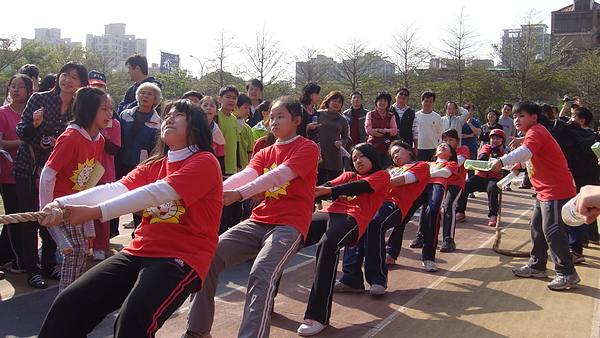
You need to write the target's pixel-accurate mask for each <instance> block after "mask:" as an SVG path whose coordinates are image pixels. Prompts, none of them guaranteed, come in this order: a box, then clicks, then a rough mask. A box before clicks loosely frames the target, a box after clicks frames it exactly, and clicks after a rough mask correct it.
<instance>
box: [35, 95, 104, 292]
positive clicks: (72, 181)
mask: <svg viewBox="0 0 600 338" xmlns="http://www.w3.org/2000/svg"><path fill="white" fill-rule="evenodd" d="M74 101H75V102H74V104H73V123H72V124H71V125H69V127H67V130H65V132H64V133H63V134H62V135H61V136H60V137H59V138H58V140H57V141H56V146H55V147H54V150H52V154H51V155H50V158H49V159H48V161H47V162H46V165H45V166H44V169H42V173H41V174H40V205H46V204H48V203H50V202H52V201H53V200H54V199H55V198H59V197H63V196H67V195H71V194H74V193H77V192H79V191H82V190H84V189H86V188H88V187H87V186H86V185H87V184H88V180H89V179H90V177H91V176H92V175H93V172H94V170H95V169H96V168H94V167H96V166H98V163H99V162H100V160H101V158H102V150H103V149H104V137H103V136H102V134H100V129H102V128H106V127H108V124H109V123H110V121H111V120H112V118H113V111H112V103H111V100H110V97H109V96H108V94H106V92H105V91H104V90H102V89H98V88H93V87H89V88H87V87H86V88H81V89H79V90H78V91H77V93H76V94H75V98H74ZM89 222H92V221H91V220H90V221H89ZM59 227H60V231H62V232H63V233H64V234H65V235H66V237H67V239H68V240H69V242H70V243H71V245H72V247H73V252H71V253H70V254H67V255H65V258H64V260H63V263H62V268H61V278H60V284H59V286H58V291H59V292H61V291H62V290H64V289H65V288H66V287H67V286H69V285H70V284H71V283H73V282H74V281H75V280H76V279H77V278H79V277H80V276H81V275H82V274H83V271H84V269H85V257H86V252H87V240H85V238H84V234H83V227H82V224H81V223H70V222H68V221H63V222H62V223H61V224H60V225H59ZM55 239H56V238H55Z"/></svg>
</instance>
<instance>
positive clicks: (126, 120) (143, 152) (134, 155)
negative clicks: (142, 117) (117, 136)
mask: <svg viewBox="0 0 600 338" xmlns="http://www.w3.org/2000/svg"><path fill="white" fill-rule="evenodd" d="M137 110H138V107H135V108H132V109H126V110H124V111H122V112H121V114H120V115H119V120H120V122H121V149H120V153H121V159H122V163H123V164H126V165H130V166H136V165H138V164H139V163H140V162H141V161H143V160H145V159H146V158H148V157H149V155H150V153H151V152H152V150H153V149H154V146H155V145H156V140H157V138H158V133H159V132H160V124H161V123H162V121H161V119H160V117H159V116H158V113H157V112H156V110H152V115H151V116H150V118H149V119H148V121H146V122H145V123H144V126H143V127H142V128H141V129H140V131H139V132H138V133H137V135H136V137H135V139H132V138H131V130H132V129H133V120H134V114H135V113H136V112H137Z"/></svg>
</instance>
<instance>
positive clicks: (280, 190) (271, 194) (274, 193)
mask: <svg viewBox="0 0 600 338" xmlns="http://www.w3.org/2000/svg"><path fill="white" fill-rule="evenodd" d="M275 168H277V164H275V163H273V164H271V167H270V168H263V174H266V173H268V172H269V171H271V170H273V169H275ZM288 186H290V181H287V182H285V184H284V185H283V186H282V187H274V188H271V189H269V190H267V191H265V198H273V199H277V200H278V199H279V195H287V187H288Z"/></svg>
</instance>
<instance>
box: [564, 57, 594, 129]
mask: <svg viewBox="0 0 600 338" xmlns="http://www.w3.org/2000/svg"><path fill="white" fill-rule="evenodd" d="M571 70H572V73H571V74H572V75H573V82H574V83H575V86H576V87H577V89H578V90H579V91H580V92H581V100H582V103H583V104H584V105H585V106H586V107H587V108H589V109H590V110H591V111H592V112H593V113H594V115H595V118H594V121H598V115H599V114H600V78H599V77H598V74H600V51H597V50H596V51H589V52H586V53H584V54H583V57H582V58H581V61H579V62H578V63H577V64H575V65H573V67H572V69H571Z"/></svg>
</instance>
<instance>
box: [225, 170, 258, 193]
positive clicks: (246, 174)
mask: <svg viewBox="0 0 600 338" xmlns="http://www.w3.org/2000/svg"><path fill="white" fill-rule="evenodd" d="M257 177H258V173H257V172H256V170H254V169H252V168H248V167H246V168H244V170H242V171H240V172H239V173H235V174H234V175H231V176H229V178H228V179H226V180H225V182H223V190H235V189H237V188H239V187H241V186H243V185H246V184H248V183H250V182H252V181H254V180H255V179H256V178H257Z"/></svg>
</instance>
